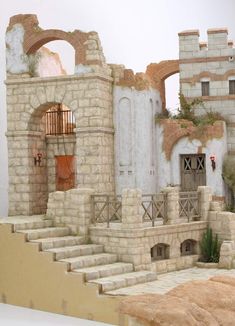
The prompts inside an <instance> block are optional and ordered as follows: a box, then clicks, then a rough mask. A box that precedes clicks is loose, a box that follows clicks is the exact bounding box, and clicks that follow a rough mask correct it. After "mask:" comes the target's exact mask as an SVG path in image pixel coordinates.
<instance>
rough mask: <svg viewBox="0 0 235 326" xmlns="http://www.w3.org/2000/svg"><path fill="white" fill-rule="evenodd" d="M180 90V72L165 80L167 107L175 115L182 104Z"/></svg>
mask: <svg viewBox="0 0 235 326" xmlns="http://www.w3.org/2000/svg"><path fill="white" fill-rule="evenodd" d="M179 91H180V84H179V73H175V74H174V75H172V76H170V77H168V78H167V79H166V80H165V98H166V109H167V110H168V111H169V112H170V113H171V114H173V115H174V114H176V113H177V109H178V108H179V106H180V104H179Z"/></svg>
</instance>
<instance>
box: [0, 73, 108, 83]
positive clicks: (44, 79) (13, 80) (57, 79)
mask: <svg viewBox="0 0 235 326" xmlns="http://www.w3.org/2000/svg"><path fill="white" fill-rule="evenodd" d="M95 78H97V79H100V80H103V81H108V82H112V81H113V78H112V77H110V76H106V75H102V74H99V73H87V74H82V75H79V76H77V75H69V76H53V77H31V78H28V77H22V78H19V77H16V78H13V77H11V78H10V79H6V80H5V84H6V85H18V84H30V85H31V84H37V83H43V84H45V83H51V82H64V81H68V82H69V81H76V80H83V79H95Z"/></svg>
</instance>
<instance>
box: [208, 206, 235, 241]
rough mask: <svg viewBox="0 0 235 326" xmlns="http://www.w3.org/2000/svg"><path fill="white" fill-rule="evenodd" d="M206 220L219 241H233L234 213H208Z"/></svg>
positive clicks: (234, 236)
mask: <svg viewBox="0 0 235 326" xmlns="http://www.w3.org/2000/svg"><path fill="white" fill-rule="evenodd" d="M208 220H209V227H211V228H212V230H213V232H214V233H215V234H218V237H219V239H220V240H221V241H224V240H230V241H234V240H235V213H231V212H223V211H222V212H221V211H210V212H209V218H208Z"/></svg>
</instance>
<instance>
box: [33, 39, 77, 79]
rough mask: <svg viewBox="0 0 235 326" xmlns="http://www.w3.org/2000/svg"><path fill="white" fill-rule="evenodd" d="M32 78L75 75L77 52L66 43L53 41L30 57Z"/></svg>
mask: <svg viewBox="0 0 235 326" xmlns="http://www.w3.org/2000/svg"><path fill="white" fill-rule="evenodd" d="M29 58H30V73H31V75H32V76H39V77H51V76H61V75H72V74H74V67H75V51H74V48H73V47H72V46H71V44H69V43H68V42H66V41H60V40H59V41H51V42H49V43H46V44H45V45H43V46H42V47H40V48H39V49H38V50H37V51H36V52H35V53H34V54H30V55H29Z"/></svg>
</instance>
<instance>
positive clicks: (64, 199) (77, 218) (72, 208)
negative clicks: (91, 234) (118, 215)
mask: <svg viewBox="0 0 235 326" xmlns="http://www.w3.org/2000/svg"><path fill="white" fill-rule="evenodd" d="M93 192H94V190H93V189H86V188H83V189H71V190H68V191H65V192H63V191H56V192H52V193H50V194H49V200H48V205H47V213H46V216H47V218H49V219H52V220H53V221H54V225H55V226H61V225H66V226H68V227H69V228H70V230H71V232H72V234H79V235H84V236H85V237H86V236H87V234H88V228H89V225H90V223H91V222H90V219H91V195H92V194H93Z"/></svg>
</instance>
